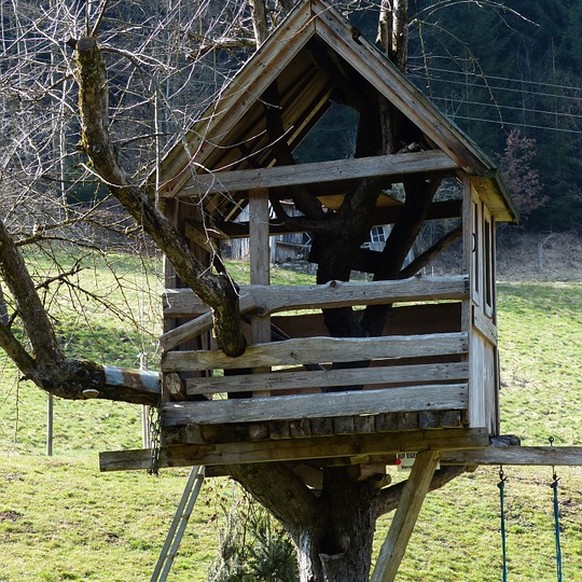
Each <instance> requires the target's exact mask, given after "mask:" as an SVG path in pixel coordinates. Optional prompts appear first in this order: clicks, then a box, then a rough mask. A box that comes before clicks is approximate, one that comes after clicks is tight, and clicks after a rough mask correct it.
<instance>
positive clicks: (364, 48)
mask: <svg viewBox="0 0 582 582" xmlns="http://www.w3.org/2000/svg"><path fill="white" fill-rule="evenodd" d="M338 104H340V105H342V106H343V107H347V108H351V110H352V111H356V117H357V116H359V123H360V133H359V135H358V141H359V140H361V139H365V138H366V133H365V132H364V131H363V130H362V124H363V123H365V122H366V120H365V119H364V117H365V115H366V112H367V111H377V110H378V108H379V107H380V108H382V107H384V108H388V109H389V110H390V111H391V112H392V116H393V118H394V119H398V120H399V122H398V123H399V124H400V127H401V128H404V130H405V131H403V132H401V133H400V135H401V136H402V135H404V136H406V138H407V139H406V141H405V142H404V143H397V144H393V147H392V148H391V150H392V151H393V152H394V153H390V154H386V155H363V156H361V155H360V156H357V157H346V158H343V159H327V160H325V161H320V162H310V161H308V162H306V163H302V164H296V163H294V161H295V160H294V156H293V152H295V151H296V150H297V148H298V147H299V146H300V144H301V143H302V142H304V140H306V139H307V138H308V137H309V135H310V134H311V133H312V132H313V131H317V127H318V126H320V124H321V123H323V120H324V119H325V118H326V115H328V112H329V111H330V110H332V109H333V108H334V107H337V106H338ZM377 132H378V128H377V127H374V126H371V129H370V134H369V139H370V141H371V142H373V141H374V140H375V139H376V133H377ZM362 136H363V137H362ZM364 146H365V144H364ZM363 149H364V150H365V149H366V148H365V147H364V148H363ZM384 151H386V149H384ZM159 183H160V184H161V186H160V189H159V196H160V200H161V207H162V210H163V212H164V213H165V214H166V215H167V216H168V217H171V218H172V220H173V221H174V223H175V225H176V226H177V227H178V229H179V230H180V231H181V232H183V233H185V234H186V235H187V237H188V238H189V241H190V244H191V246H192V248H194V249H195V250H196V253H197V255H198V256H199V257H200V258H201V259H202V260H203V261H205V263H206V264H207V265H208V268H209V269H218V270H220V269H221V268H222V263H221V260H220V249H221V248H223V247H224V245H227V244H228V243H229V241H232V240H234V239H237V238H240V237H248V239H249V260H248V270H249V272H250V281H249V284H245V285H240V288H239V291H238V292H239V296H240V311H241V318H242V325H243V328H244V332H245V335H246V339H247V342H248V347H247V349H246V351H245V352H244V353H243V354H242V355H240V356H238V357H231V356H228V355H225V354H224V353H223V352H222V351H220V350H219V349H218V347H217V345H216V341H215V339H214V336H213V330H212V315H211V312H210V309H209V307H208V306H207V305H205V304H204V303H203V302H202V301H201V300H200V299H198V298H197V297H196V296H195V295H194V294H193V292H192V291H191V290H189V289H186V288H183V287H182V286H181V282H180V280H179V279H178V278H177V277H176V276H175V274H174V272H173V271H172V268H171V266H168V267H167V269H166V271H167V272H166V292H165V295H164V326H165V327H164V334H163V336H162V337H161V344H162V347H163V357H162V405H161V435H162V448H161V458H160V463H161V465H162V466H164V465H165V466H172V465H196V464H202V465H206V466H207V467H211V466H213V465H220V466H223V467H224V466H226V465H228V464H230V463H244V462H268V461H286V462H290V463H297V464H298V465H299V464H301V462H310V463H311V464H313V463H315V464H317V463H319V464H320V465H321V464H325V463H340V462H352V463H357V462H358V460H359V461H360V462H363V463H365V462H367V461H369V460H370V459H373V458H375V457H378V456H382V455H385V456H387V455H390V454H394V453H395V452H398V451H416V450H420V449H425V448H433V449H439V450H447V449H450V450H454V449H457V450H463V449H475V448H479V447H484V446H487V445H488V444H489V440H490V437H492V436H495V435H497V434H498V430H499V413H498V390H499V364H498V353H497V327H496V305H495V227H496V223H497V222H499V221H506V222H513V221H515V219H516V213H515V210H514V207H513V206H512V203H511V200H510V199H509V198H508V196H507V194H506V192H505V190H504V189H503V186H502V184H501V183H500V182H499V181H498V179H497V177H496V171H495V167H494V166H493V164H492V163H491V162H490V161H489V160H488V159H487V158H486V157H485V156H484V155H483V154H482V153H481V152H480V151H479V149H478V148H477V147H476V146H475V145H474V144H473V143H472V142H471V141H470V140H469V139H468V138H467V137H466V136H465V135H464V134H463V133H462V132H461V131H460V130H459V129H458V128H457V127H456V126H455V125H454V124H453V123H451V121H449V120H448V119H447V118H446V117H445V116H444V115H442V114H441V113H440V112H439V111H438V110H437V109H436V108H435V107H434V106H433V105H432V104H431V103H430V102H429V101H428V100H427V99H426V98H425V97H424V96H423V95H422V94H421V93H420V92H419V91H418V90H417V89H416V88H415V87H414V86H413V85H412V84H411V83H410V81H408V80H407V79H406V78H405V76H403V75H402V74H401V73H400V72H399V71H398V70H397V69H396V68H395V67H394V66H393V65H392V64H391V63H390V62H389V61H388V60H387V58H386V57H385V56H384V55H383V54H381V53H380V52H379V51H378V50H377V49H376V48H375V47H374V46H373V45H371V44H370V43H369V42H368V41H366V39H364V38H363V37H362V36H361V35H360V34H359V32H358V31H357V30H356V29H355V28H354V27H353V26H352V25H351V24H350V23H349V22H348V21H347V20H346V19H345V18H344V17H343V16H342V15H341V14H340V13H339V12H338V11H337V10H335V9H334V8H332V7H330V6H328V5H327V4H326V3H324V2H323V1H322V0H303V1H301V2H299V3H298V4H297V5H296V7H295V8H294V9H293V10H292V11H291V13H290V14H289V15H288V17H287V18H286V19H285V20H284V21H283V23H282V24H281V25H280V26H279V27H278V28H277V29H276V30H275V32H274V33H273V34H272V35H271V36H270V37H269V38H268V39H267V41H266V42H265V43H264V44H263V45H262V46H261V48H260V49H259V50H258V51H257V52H256V53H255V54H254V56H253V57H252V58H251V59H250V60H249V61H248V62H247V63H246V65H245V66H244V67H243V68H242V69H241V70H240V71H239V73H238V74H237V75H236V76H235V77H234V79H233V80H232V81H231V82H230V84H229V85H228V86H227V87H226V88H225V89H224V90H223V91H222V92H221V94H220V97H219V99H218V100H217V101H216V102H215V103H213V104H212V105H211V107H210V108H209V109H208V110H207V111H206V112H205V113H204V114H203V115H202V116H201V117H200V121H199V122H198V123H197V125H196V126H195V127H193V128H192V129H191V130H190V131H189V132H188V134H187V136H186V138H185V140H183V142H182V143H180V144H179V145H177V146H176V147H175V148H174V149H173V150H172V151H171V152H170V153H169V155H168V156H167V157H166V158H165V159H164V161H163V163H162V166H161V170H160V175H159ZM444 183H454V184H456V185H457V189H456V190H455V192H457V194H456V195H454V196H452V197H451V195H450V192H449V194H448V195H447V196H444V195H440V194H439V190H438V188H439V187H441V185H442V184H444ZM369 184H373V186H374V187H375V188H377V194H376V195H375V196H374V199H373V200H375V202H373V203H372V211H371V212H370V213H369V218H368V219H367V229H368V230H369V229H370V228H371V227H374V226H379V225H394V226H393V232H397V228H399V227H398V225H399V224H402V221H406V220H409V214H410V213H411V212H414V191H413V189H412V188H408V189H406V186H407V185H408V186H409V185H410V184H413V185H414V184H420V185H421V186H422V187H423V188H424V189H425V190H426V188H427V185H428V186H429V187H430V188H432V189H433V190H434V191H435V193H434V195H433V196H432V197H431V199H430V202H429V203H428V204H427V206H426V208H425V209H424V210H423V211H422V212H421V213H420V214H421V217H420V220H422V222H426V223H427V224H428V223H430V222H431V221H437V220H440V221H443V220H445V221H446V223H445V224H447V225H451V226H450V232H448V233H446V234H445V235H444V236H442V237H441V238H440V239H438V240H436V241H435V242H434V243H432V244H431V245H430V247H429V248H427V249H424V250H423V251H420V252H418V253H417V254H416V257H415V258H413V259H412V261H411V262H409V263H408V265H406V264H405V263H403V267H402V269H401V270H400V271H399V273H398V276H396V277H394V276H392V277H390V278H389V277H385V276H383V275H385V274H386V273H385V271H383V261H386V260H387V256H386V254H384V253H382V252H379V251H374V250H370V249H369V248H365V247H366V245H362V248H360V249H359V250H358V251H357V252H356V253H354V254H353V256H351V257H350V258H349V261H350V264H349V265H346V266H345V268H346V269H347V271H348V272H349V270H350V269H353V270H357V271H359V272H363V273H366V274H367V277H365V278H363V279H359V280H358V281H356V282H349V281H347V280H346V279H347V277H343V280H338V279H331V280H321V275H320V276H318V278H319V283H314V284H310V285H304V286H288V285H276V284H273V283H272V281H271V273H270V269H271V268H272V267H271V265H270V261H269V239H270V237H271V236H273V235H278V234H284V233H306V234H309V235H310V236H311V234H312V233H313V232H316V233H317V232H319V234H320V236H319V239H317V234H316V235H315V237H314V238H315V240H319V242H318V243H317V245H314V246H317V247H318V248H312V250H311V255H310V260H311V261H312V262H314V263H318V264H319V267H321V262H322V261H324V260H325V256H326V253H325V241H326V240H329V239H330V238H331V237H333V236H336V237H337V232H335V234H334V231H333V229H334V228H336V227H337V225H336V222H334V219H335V218H336V217H337V216H338V215H339V214H340V213H341V212H342V209H345V207H346V204H349V203H351V202H352V201H353V200H354V198H351V197H356V196H361V195H362V191H363V188H362V185H364V186H365V185H369ZM403 191H406V196H405V197H404V196H403V195H402V192H403ZM431 194H432V193H431ZM404 198H406V200H405V199H404ZM290 200H291V201H294V202H295V207H296V208H298V209H299V210H301V213H298V212H295V213H294V214H291V213H288V212H286V211H285V204H288V201H290ZM283 202H285V204H283ZM314 206H315V207H316V211H317V212H316V215H317V219H316V218H314V217H313V216H312V215H311V214H310V212H311V209H312V208H313V207H314ZM246 208H248V213H245V215H244V216H248V219H247V220H241V219H240V216H241V213H242V212H243V210H245V209H246ZM411 209H412V210H411ZM417 218H418V217H417ZM318 229H319V230H318ZM326 229H327V230H326ZM321 233H323V234H321ZM456 235H458V241H459V242H457V244H458V245H459V249H460V250H459V251H458V256H459V257H460V258H459V261H458V264H457V266H456V267H455V268H454V269H453V272H450V273H449V272H447V274H446V275H441V276H431V275H428V274H426V272H427V271H429V269H425V273H424V274H419V272H417V271H418V269H417V268H416V267H418V266H419V265H423V264H424V262H423V257H424V258H426V257H428V256H432V255H434V254H436V251H437V250H438V249H439V248H440V247H442V246H445V245H446V244H447V242H448V241H449V240H450V239H452V238H454V236H456ZM368 246H369V245H368ZM388 259H389V258H388ZM323 271H324V272H325V269H323ZM382 306H384V307H382ZM346 313H348V314H349V317H352V318H355V319H363V318H366V317H367V318H368V320H371V321H372V323H373V324H374V323H375V324H376V327H378V326H379V329H378V330H377V331H376V333H373V334H372V333H357V334H354V335H349V334H346V333H337V332H335V331H330V322H331V327H332V328H333V321H334V319H336V318H340V317H343V316H344V315H345V314H346ZM376 317H377V320H376ZM378 322H380V323H378ZM372 327H374V326H373V325H372ZM314 460H317V461H314Z"/></svg>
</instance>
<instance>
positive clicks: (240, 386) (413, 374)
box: [187, 354, 469, 394]
mask: <svg viewBox="0 0 582 582" xmlns="http://www.w3.org/2000/svg"><path fill="white" fill-rule="evenodd" d="M364 355H365V354H364ZM360 357H361V356H360ZM468 377H469V365H468V363H467V362H452V363H445V364H440V363H435V364H420V365H416V366H415V365H412V366H390V367H376V368H344V369H341V370H309V371H300V372H286V371H284V370H282V371H280V372H271V373H268V374H246V375H241V376H224V377H214V378H190V379H189V380H188V381H187V391H188V394H217V393H220V392H229V393H231V392H248V391H250V390H269V391H272V392H276V391H279V390H301V389H305V388H330V387H343V386H360V385H365V386H371V385H378V384H395V383H403V382H406V383H413V382H439V381H443V380H466V379H467V378H468Z"/></svg>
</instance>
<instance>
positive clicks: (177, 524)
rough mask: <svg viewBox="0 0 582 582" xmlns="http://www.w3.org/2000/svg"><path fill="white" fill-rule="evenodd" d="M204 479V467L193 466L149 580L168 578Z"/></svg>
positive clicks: (162, 580) (159, 581) (157, 580)
mask: <svg viewBox="0 0 582 582" xmlns="http://www.w3.org/2000/svg"><path fill="white" fill-rule="evenodd" d="M203 481H204V467H203V466H194V467H192V471H191V472H190V477H189V478H188V482H187V483H186V487H185V488H184V493H182V498H181V499H180V503H178V507H177V509H176V514H175V515H174V519H173V520H172V523H171V524H170V529H169V531H168V535H167V536H166V541H165V542H164V545H163V547H162V549H161V551H160V555H159V557H158V561H157V562H156V567H155V568H154V573H153V574H152V577H151V578H150V582H164V581H165V580H166V579H167V578H168V574H169V573H170V568H171V567H172V563H173V562H174V558H175V557H176V554H177V553H178V548H179V547H180V542H181V541H182V537H183V536H184V531H185V530H186V526H187V525H188V520H189V519H190V516H191V515H192V510H193V509H194V504H195V503H196V499H197V498H198V494H199V493H200V489H201V487H202V482H203Z"/></svg>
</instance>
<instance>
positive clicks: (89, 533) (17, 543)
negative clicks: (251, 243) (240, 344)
mask: <svg viewBox="0 0 582 582" xmlns="http://www.w3.org/2000/svg"><path fill="white" fill-rule="evenodd" d="M108 262H116V265H114V266H115V268H116V269H118V272H121V273H123V277H124V281H126V282H127V283H128V284H129V287H130V288H131V289H133V291H132V293H128V294H127V295H125V296H124V295H123V294H121V293H120V292H119V291H118V290H117V289H116V285H115V283H116V281H115V277H114V276H113V275H112V272H111V269H110V268H109V266H108V265H107V264H106V262H105V261H104V259H100V261H98V264H97V267H98V268H97V271H96V273H97V274H96V275H94V274H92V273H91V272H89V271H87V272H86V273H85V272H83V275H82V276H83V277H87V279H83V281H82V282H83V284H85V285H87V286H90V285H92V284H93V282H96V283H97V285H98V287H99V291H100V293H101V294H102V295H104V296H105V297H106V298H107V299H108V300H109V301H110V302H111V303H112V305H113V306H114V307H115V306H117V307H118V308H119V309H123V310H124V311H125V312H126V313H127V314H128V317H127V318H126V321H125V323H124V324H122V325H119V324H118V323H116V321H115V318H114V317H104V313H105V312H104V310H103V308H101V307H99V305H93V304H91V302H89V303H88V307H89V311H88V315H87V317H86V318H85V319H84V320H79V319H78V318H75V317H74V316H71V315H70V314H67V307H68V305H69V303H68V299H67V298H66V295H65V294H64V293H62V294H60V295H59V296H58V297H57V296H54V297H53V298H52V301H53V306H54V307H55V311H54V312H55V313H56V314H58V324H59V326H60V329H61V332H62V334H63V337H65V339H66V341H67V342H68V346H69V349H71V350H73V351H74V353H75V354H77V355H82V356H84V357H88V358H97V359H101V358H103V360H102V361H104V362H107V363H117V364H118V365H127V366H132V367H133V366H136V365H137V364H136V363H137V362H138V360H139V353H140V351H142V350H145V351H148V352H149V353H150V361H151V362H152V367H153V362H154V361H155V351H154V350H153V348H152V347H151V346H152V343H151V337H152V336H155V334H156V333H157V328H156V326H157V325H159V321H157V320H156V313H157V312H156V306H155V303H156V297H158V296H159V292H158V288H157V287H155V286H154V285H153V283H152V280H153V279H152V278H151V277H150V276H149V274H148V276H147V277H146V275H145V274H144V271H143V269H142V267H141V265H140V263H139V261H137V260H134V259H130V258H127V257H123V256H120V257H117V258H115V257H113V258H110V259H108ZM152 269H153V271H156V269H157V267H155V266H154V267H152ZM235 270H237V273H236V275H235V276H236V278H237V280H243V279H244V276H245V269H244V266H243V265H236V266H235ZM47 273H48V267H47ZM150 274H151V273H150ZM274 277H276V281H277V282H278V283H292V282H296V281H298V280H300V282H302V283H311V282H312V278H311V277H308V276H300V277H299V276H297V275H294V274H290V273H289V272H287V271H282V270H278V271H275V274H274ZM148 289H151V292H149V291H148ZM150 298H151V299H150ZM143 305H148V308H147V309H146V308H144V307H143ZM57 307H59V309H56V308H57ZM499 307H500V314H499V329H500V345H501V366H502V382H503V389H502V392H501V406H502V432H503V433H506V434H508V433H509V434H516V435H519V436H521V437H522V438H523V442H524V444H528V445H540V444H547V442H548V438H549V437H550V436H552V437H554V438H555V440H556V443H557V444H560V445H580V444H581V442H580V440H581V430H580V429H581V428H582V415H581V413H580V409H579V402H580V391H581V387H582V386H581V380H580V376H579V367H580V363H581V362H582V336H581V334H582V326H581V325H580V316H579V314H580V311H581V307H582V283H547V282H544V283H533V282H530V283H513V284H502V285H500V286H499ZM150 308H151V309H150ZM55 317H56V316H55ZM83 321H87V322H88V323H89V326H88V327H87V325H85V324H84V323H83ZM136 322H137V324H138V325H136ZM144 322H146V323H144ZM142 324H143V325H142ZM140 325H141V326H142V327H146V328H148V327H149V329H148V330H141V329H140ZM75 326H76V327H75ZM146 331H147V333H146ZM2 366H3V370H4V374H3V384H2V387H1V389H0V546H1V549H2V556H3V558H2V561H1V565H0V582H7V581H10V582H16V581H18V582H20V581H51V582H52V581H61V580H91V581H102V582H105V581H108V582H109V581H117V580H118V581H124V582H125V581H133V580H136V581H137V580H148V579H149V576H150V575H151V572H152V570H153V567H154V564H155V561H156V559H157V555H158V552H159V549H160V547H161V545H162V543H163V541H164V536H165V534H166V532H167V528H168V526H169V523H170V521H171V519H172V517H173V513H174V511H175V507H176V505H177V503H178V500H179V498H180V495H181V493H182V490H183V487H184V485H185V482H186V478H187V474H188V471H187V470H180V471H177V470H172V471H170V470H165V471H163V472H162V473H161V475H160V476H159V477H152V476H149V475H147V474H145V473H135V472H134V473H132V472H127V473H108V474H100V473H99V472H98V468H97V455H96V453H97V451H100V450H114V449H119V448H128V447H139V446H140V440H141V433H140V431H141V424H140V413H141V410H140V408H139V407H136V406H130V405H120V404H114V403H109V402H99V401H92V402H65V401H60V400H57V401H56V402H55V443H54V451H55V456H54V457H52V458H47V457H45V456H44V455H43V451H44V436H45V407H46V397H45V395H44V394H43V393H41V392H40V391H39V390H38V389H36V388H34V387H33V386H31V385H30V384H29V383H27V382H19V381H18V380H17V375H16V373H15V371H14V370H13V368H12V367H11V366H10V365H9V363H7V362H3V363H2ZM506 474H507V476H508V477H509V481H508V483H507V489H506V495H507V501H506V503H507V528H508V553H509V575H510V580H512V581H518V580H519V581H532V580H536V581H537V580H540V581H541V580H543V581H545V580H554V579H555V571H554V567H555V566H554V561H553V560H554V538H553V523H552V506H551V503H552V500H551V495H552V492H551V489H550V487H549V486H548V485H549V483H550V481H551V467H545V468H525V469H523V468H513V467H508V468H506ZM558 475H559V476H560V477H561V481H560V499H561V506H560V509H561V513H562V550H563V554H564V580H571V581H574V580H580V579H581V577H580V572H581V571H582V514H581V511H580V508H581V507H582V469H581V468H575V469H565V468H558ZM395 476H396V474H395ZM497 481H498V475H497V469H495V468H491V469H486V468H482V469H479V470H478V471H476V472H475V473H472V474H466V475H464V476H462V477H461V478H459V479H457V480H455V481H454V482H453V483H451V484H449V485H448V486H446V487H445V488H443V489H441V490H439V491H437V492H435V493H433V494H431V495H430V496H429V498H428V499H427V501H426V503H425V505H424V507H423V510H422V512H421V516H420V519H419V521H418V524H417V527H416V529H415V532H414V534H413V537H412V540H411V543H410V546H409V549H408V551H407V554H406V557H405V559H404V562H403V565H402V569H401V573H400V574H399V578H398V580H399V581H433V582H443V581H450V582H457V581H469V582H474V581H491V580H499V579H500V578H501V577H500V564H501V550H500V539H499V508H498V488H497ZM234 487H235V486H234V485H232V484H231V483H230V482H229V481H227V480H224V479H213V480H207V481H206V483H205V485H204V487H203V491H202V494H201V498H200V500H199V501H198V503H197V505H196V509H195V512H194V516H193V518H192V520H191V522H190V524H189V526H188V528H187V534H186V537H185V539H184V541H183V544H182V546H181V549H180V553H179V555H178V558H177V559H176V562H175V565H174V567H173V569H172V573H171V575H170V577H169V580H170V581H175V582H177V581H184V582H185V581H189V582H190V581H194V582H197V581H203V580H206V571H207V569H208V567H209V565H210V564H211V562H212V561H213V560H214V558H215V553H216V547H217V538H218V535H217V529H218V525H219V524H220V523H221V521H222V517H223V511H222V509H221V508H222V507H223V506H226V507H228V506H229V504H230V499H231V498H232V496H233V495H234V491H235V489H234ZM388 524H389V519H388V518H383V519H382V520H381V521H380V523H379V528H378V535H377V538H378V539H377V541H376V546H377V547H379V544H380V543H381V541H382V537H383V535H385V532H386V531H387V527H388Z"/></svg>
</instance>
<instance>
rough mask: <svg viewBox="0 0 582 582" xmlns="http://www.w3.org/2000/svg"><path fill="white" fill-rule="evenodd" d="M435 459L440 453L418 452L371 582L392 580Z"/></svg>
mask: <svg viewBox="0 0 582 582" xmlns="http://www.w3.org/2000/svg"><path fill="white" fill-rule="evenodd" d="M439 456H440V452H439V451H434V450H428V451H422V452H420V453H419V454H418V455H417V457H416V460H415V461H414V465H413V467H412V471H411V473H410V477H409V478H408V481H407V482H406V485H405V486H404V489H403V490H402V495H401V497H400V502H399V503H398V507H397V508H396V513H395V514H394V518H393V519H392V524H391V525H390V530H389V531H388V535H387V537H386V539H385V540H384V543H383V544H382V547H381V548H380V554H379V555H378V561H377V562H376V567H375V568H374V573H373V574H372V578H371V582H392V580H394V578H395V576H396V573H397V572H398V568H399V567H400V562H401V561H402V558H403V557H404V552H405V550H406V546H407V544H408V540H409V539H410V536H411V534H412V530H413V529H414V524H415V523H416V520H417V518H418V514H419V513H420V508H421V507H422V502H423V501H424V498H425V497H426V494H427V492H428V488H429V485H430V482H431V480H432V477H433V475H434V472H435V469H436V466H437V463H438V460H439Z"/></svg>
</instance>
